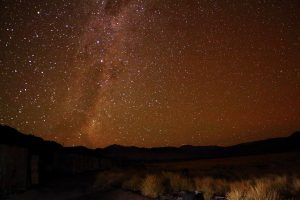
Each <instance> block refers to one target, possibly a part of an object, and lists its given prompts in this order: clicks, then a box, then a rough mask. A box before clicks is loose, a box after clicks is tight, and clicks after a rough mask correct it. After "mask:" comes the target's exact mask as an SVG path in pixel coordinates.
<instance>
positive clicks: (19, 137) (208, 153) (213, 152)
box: [0, 126, 300, 161]
mask: <svg viewBox="0 0 300 200" xmlns="http://www.w3.org/2000/svg"><path fill="white" fill-rule="evenodd" d="M0 144H8V145H16V146H21V147H26V148H28V149H30V150H32V151H34V152H50V151H53V150H59V151H62V152H67V153H77V154H85V155H87V154H89V155H93V156H101V157H106V158H111V159H116V160H138V161H162V160H188V159H204V158H219V157H232V156H246V155H258V154H268V153H281V152H289V151H299V150H300V132H295V133H293V134H292V135H291V136H289V137H281V138H271V139H266V140H261V141H254V142H248V143H243V144H238V145H233V146H229V147H219V146H192V145H184V146H181V147H178V148H177V147H155V148H139V147H134V146H130V147H127V146H121V145H111V146H108V147H106V148H98V149H96V150H92V149H88V148H86V147H62V145H60V144H58V143H56V142H52V141H45V140H43V139H41V138H39V137H36V136H33V135H24V134H22V133H20V132H18V131H17V130H15V129H13V128H11V127H8V126H0Z"/></svg>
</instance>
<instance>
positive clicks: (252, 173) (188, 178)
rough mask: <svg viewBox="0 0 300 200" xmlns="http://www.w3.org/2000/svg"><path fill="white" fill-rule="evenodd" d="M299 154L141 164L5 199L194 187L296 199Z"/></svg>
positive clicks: (143, 199)
mask: <svg viewBox="0 0 300 200" xmlns="http://www.w3.org/2000/svg"><path fill="white" fill-rule="evenodd" d="M299 157H300V152H294V153H282V154H270V155H258V156H244V157H234V158H221V159H204V160H192V161H180V162H159V163H157V162H156V163H145V164H144V165H141V166H139V167H135V168H126V169H125V168H113V169H110V170H105V171H97V172H91V173H86V174H81V175H76V176H68V177H64V178H57V179H53V180H52V181H50V182H48V183H46V184H44V185H41V186H39V187H37V188H33V189H31V190H29V191H26V192H24V193H21V194H17V195H13V196H11V197H10V198H9V199H10V200H18V199H24V200H27V199H28V200H29V199H43V200H52V199H53V200H54V199H55V200H57V199H61V200H62V199H68V200H94V199H95V200H96V199H97V200H98V199H103V200H118V199H128V200H147V199H183V198H181V197H179V195H178V194H179V193H180V192H182V191H189V192H195V191H198V192H199V193H201V194H202V195H203V197H204V199H205V200H206V199H218V198H219V199H229V200H230V199H232V200H238V199H246V200H248V199H249V200H250V199H253V200H254V199H266V200H279V199H295V200H296V199H300V196H299V194H300V178H299V177H300V172H299V170H298V169H300V160H299ZM170 194H172V195H173V196H172V195H171V196H170ZM174 194H177V196H176V195H174ZM168 195H169V196H168Z"/></svg>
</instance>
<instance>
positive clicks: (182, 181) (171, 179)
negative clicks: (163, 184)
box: [162, 172, 195, 192]
mask: <svg viewBox="0 0 300 200" xmlns="http://www.w3.org/2000/svg"><path fill="white" fill-rule="evenodd" d="M162 175H163V177H165V179H166V180H167V181H168V183H169V190H170V191H172V192H179V191H195V183H194V181H193V179H191V178H189V177H187V176H183V175H181V174H179V173H173V172H163V173H162Z"/></svg>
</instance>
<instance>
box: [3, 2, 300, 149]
mask: <svg viewBox="0 0 300 200" xmlns="http://www.w3.org/2000/svg"><path fill="white" fill-rule="evenodd" d="M299 10H300V1H298V0H285V1H279V0H220V1H216V0H215V1H213V0H199V1H198V0H88V1H86V0H51V1H46V0H0V15H1V18H0V70H1V71H0V90H1V93H0V123H1V124H5V125H9V126H12V127H14V128H17V129H18V130H20V131H22V132H25V133H31V134H34V135H37V136H40V137H43V138H44V139H48V140H55V141H57V142H59V143H61V144H63V145H65V146H72V145H83V146H87V147H91V148H96V147H105V146H108V145H111V144H121V145H134V146H139V147H156V146H180V145H183V144H191V145H232V144H237V143H241V142H247V141H252V140H258V139H263V138H269V137H279V136H287V135H289V134H291V133H292V132H294V131H296V130H300V12H299Z"/></svg>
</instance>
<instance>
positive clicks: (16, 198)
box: [8, 173, 150, 200]
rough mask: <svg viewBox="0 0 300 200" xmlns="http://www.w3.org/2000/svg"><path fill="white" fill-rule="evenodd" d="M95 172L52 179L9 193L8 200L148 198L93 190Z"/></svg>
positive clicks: (125, 199) (133, 194)
mask: <svg viewBox="0 0 300 200" xmlns="http://www.w3.org/2000/svg"><path fill="white" fill-rule="evenodd" d="M94 177H95V173H89V174H84V175H77V176H71V177H65V178H58V179H54V180H52V181H51V182H49V183H47V184H45V185H43V186H40V187H38V188H34V189H30V190H28V191H26V192H24V193H20V194H15V195H11V196H10V197H9V198H8V200H33V199H34V200H94V199H95V200H121V199H122V200H127V199H128V200H150V199H149V198H146V197H143V196H141V195H139V194H136V193H133V192H129V191H125V190H122V189H113V190H110V191H95V190H93V184H94V181H95V180H94Z"/></svg>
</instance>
